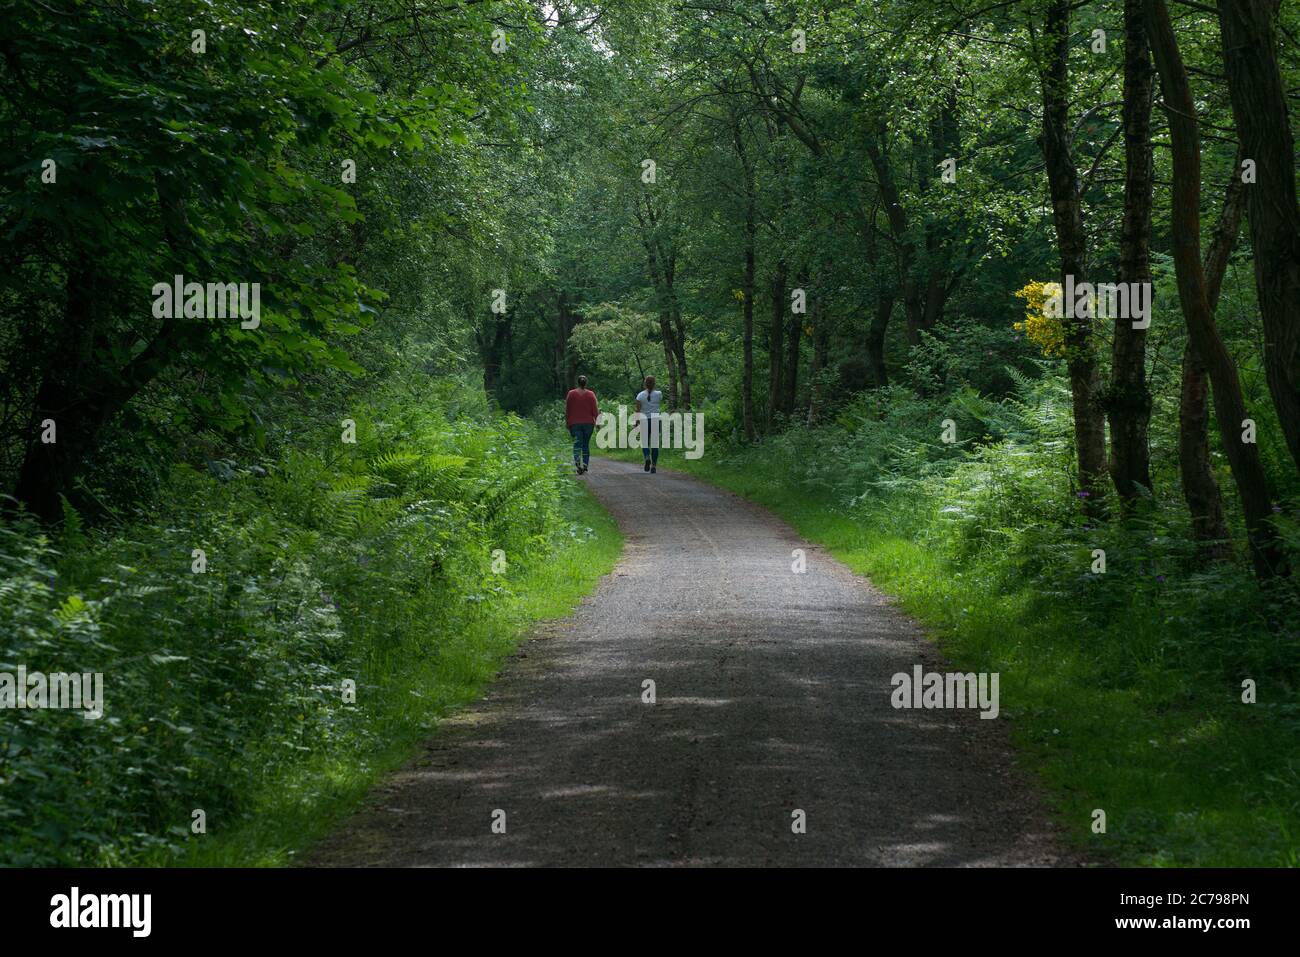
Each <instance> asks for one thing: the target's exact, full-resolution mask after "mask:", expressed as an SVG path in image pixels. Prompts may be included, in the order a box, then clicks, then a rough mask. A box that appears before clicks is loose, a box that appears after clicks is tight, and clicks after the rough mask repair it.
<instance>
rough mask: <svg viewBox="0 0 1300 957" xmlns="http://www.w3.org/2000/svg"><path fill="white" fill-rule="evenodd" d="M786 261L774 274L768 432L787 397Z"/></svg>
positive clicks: (777, 266)
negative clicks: (785, 365)
mask: <svg viewBox="0 0 1300 957" xmlns="http://www.w3.org/2000/svg"><path fill="white" fill-rule="evenodd" d="M785 281H786V263H785V259H784V258H782V259H779V260H777V264H776V270H775V271H774V272H773V273H772V285H771V305H772V321H771V325H770V327H769V330H768V336H767V361H768V366H767V369H768V376H767V416H766V420H765V421H766V423H767V430H768V431H769V432H770V431H772V423H773V422H774V421H775V419H776V414H777V413H778V412H780V411H781V403H782V401H783V399H784V396H785V367H784V362H785Z"/></svg>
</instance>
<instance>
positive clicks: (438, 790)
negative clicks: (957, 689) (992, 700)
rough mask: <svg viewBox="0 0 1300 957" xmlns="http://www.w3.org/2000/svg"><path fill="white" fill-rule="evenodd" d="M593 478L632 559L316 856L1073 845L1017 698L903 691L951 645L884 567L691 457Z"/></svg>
mask: <svg viewBox="0 0 1300 957" xmlns="http://www.w3.org/2000/svg"><path fill="white" fill-rule="evenodd" d="M583 480H584V481H586V482H588V483H589V485H590V487H591V489H592V491H593V492H594V493H595V494H596V495H597V496H598V497H599V498H600V500H601V501H602V502H603V503H604V504H605V505H606V507H607V508H609V510H610V511H611V512H612V513H613V514H614V516H615V517H616V518H617V519H618V521H619V524H620V526H621V527H622V529H623V533H624V535H625V536H626V538H627V547H626V551H625V552H624V555H623V558H622V560H621V561H620V562H619V564H618V567H617V568H616V569H615V571H614V573H613V574H612V575H611V576H609V578H607V579H606V580H605V581H604V582H602V584H601V586H600V588H599V590H598V591H597V592H596V593H595V595H594V596H592V597H591V598H590V599H588V601H587V602H585V603H584V604H583V605H582V606H581V607H580V608H579V609H578V611H577V612H576V614H574V615H573V617H572V618H570V619H568V620H566V621H564V622H561V623H557V624H556V625H554V626H552V627H550V628H548V629H546V630H545V631H544V632H542V633H540V634H539V635H538V637H537V638H536V639H534V640H532V641H530V642H528V643H526V644H525V645H524V646H523V649H522V654H521V655H520V656H518V657H515V658H513V659H512V660H511V661H510V662H509V663H508V664H507V666H506V667H505V668H504V669H503V672H502V675H501V677H500V678H499V679H498V680H497V681H496V682H495V683H494V684H493V685H492V686H491V688H490V689H489V691H488V693H487V695H486V697H485V698H484V699H483V700H482V701H480V702H479V703H478V704H477V705H475V706H474V707H473V708H472V709H470V711H469V712H467V713H465V714H462V715H460V716H458V717H457V718H454V719H452V720H450V721H448V722H446V723H445V724H444V725H443V727H442V728H441V729H440V731H439V733H438V734H437V735H436V736H435V737H434V738H433V739H432V740H430V741H429V743H428V745H427V746H426V750H425V751H424V752H423V753H422V754H421V755H420V756H419V757H418V758H416V759H415V760H414V761H412V762H411V763H410V764H409V765H408V766H407V767H406V768H405V769H404V770H403V771H401V772H400V773H398V774H397V775H395V776H394V777H393V778H391V779H390V780H389V781H388V782H387V783H386V784H385V785H384V786H382V787H381V788H379V789H378V790H377V791H376V792H375V793H374V794H373V795H372V797H371V799H370V801H369V803H368V805H367V807H366V808H365V809H364V810H363V811H362V812H361V813H359V814H358V815H357V816H356V817H354V818H353V819H352V820H351V821H349V822H347V823H346V825H345V826H344V827H343V828H342V829H341V830H339V831H338V832H336V833H335V834H334V835H332V836H331V837H330V838H329V839H328V840H327V841H326V842H324V844H322V845H321V846H320V847H318V848H317V849H316V850H315V851H314V852H313V854H312V855H310V857H309V859H308V863H311V864H316V865H325V866H332V865H386V866H404V865H411V866H440V865H622V864H632V865H636V864H641V865H897V866H914V865H943V866H966V865H1019V864H1024V865H1053V864H1058V863H1071V860H1070V858H1069V855H1063V854H1062V853H1061V851H1060V847H1059V844H1058V843H1057V841H1056V839H1055V838H1054V837H1053V834H1052V831H1051V828H1050V826H1049V825H1048V823H1047V817H1046V815H1045V814H1044V813H1043V810H1042V808H1041V805H1040V804H1039V802H1038V801H1037V799H1036V798H1035V796H1034V794H1033V789H1032V788H1030V787H1029V786H1028V784H1027V782H1026V780H1025V777H1024V775H1023V774H1022V773H1021V772H1019V771H1018V770H1016V769H1015V768H1014V767H1013V764H1012V761H1011V757H1010V751H1009V748H1008V747H1007V744H1006V739H1007V735H1006V732H1007V728H1006V726H1005V722H1004V721H1002V720H997V721H992V720H980V719H979V718H978V712H977V711H974V710H967V711H953V710H895V709H894V708H893V707H891V705H890V694H891V691H892V688H891V685H890V678H891V676H892V675H893V674H894V673H896V672H900V671H903V672H910V671H911V669H912V666H913V665H914V664H918V663H919V664H922V665H924V666H925V667H926V669H927V670H938V669H940V668H942V667H943V665H942V663H941V661H940V660H939V659H938V657H937V656H936V655H935V653H934V651H933V649H932V648H931V646H930V645H928V644H927V643H926V642H925V641H924V640H923V639H922V637H921V635H920V633H919V631H918V630H917V629H916V627H915V626H914V625H912V624H911V623H910V622H909V621H908V620H907V619H906V618H904V617H903V616H902V615H900V614H899V613H897V612H896V611H894V610H893V609H891V608H890V607H889V606H888V605H887V604H886V603H885V601H884V599H883V598H882V596H881V595H880V594H879V593H878V592H876V591H875V590H874V589H873V588H872V587H871V586H870V585H869V584H868V583H867V582H865V581H864V580H863V579H861V578H858V577H856V576H854V575H853V574H852V573H851V572H850V571H849V570H848V569H846V568H845V567H844V566H843V565H841V564H839V563H838V562H836V561H834V560H833V559H831V558H830V557H829V556H828V555H826V554H824V553H823V552H822V551H821V550H820V549H818V548H816V547H815V546H811V545H809V544H808V543H806V542H803V541H802V540H800V539H799V537H798V536H797V535H796V534H795V533H794V532H793V531H792V530H791V529H790V528H789V527H788V526H786V525H785V524H784V523H782V522H780V521H779V520H777V519H776V518H775V517H774V516H772V515H771V514H770V513H768V512H766V511H764V510H762V509H760V508H758V507H756V506H753V505H750V504H749V503H747V502H745V501H744V500H742V499H739V498H737V497H735V496H733V495H730V494H729V493H727V492H723V491H720V490H718V489H716V488H713V487H711V486H709V485H706V484H704V483H701V482H698V481H696V480H694V479H691V478H688V477H686V476H684V475H680V474H674V473H670V472H660V473H659V474H657V475H647V474H645V473H643V472H642V471H641V469H640V467H639V466H632V465H628V464H625V463H621V462H611V461H606V460H600V461H596V462H593V464H592V470H591V472H590V473H588V475H587V476H586V478H585V479H583ZM796 548H803V549H804V550H805V551H806V554H807V572H806V573H805V574H795V573H793V572H792V570H791V563H792V561H793V558H792V556H791V552H792V551H793V550H794V549H796ZM945 670H946V669H945ZM646 679H651V680H653V681H654V682H655V691H656V696H657V701H656V703H655V704H646V703H643V701H642V695H643V690H642V689H643V682H644V681H645V680H646ZM496 809H501V810H504V811H505V813H506V833H505V834H496V833H493V832H492V827H491V826H492V816H493V812H494V810H496ZM795 809H802V810H803V811H804V812H806V820H807V832H806V833H804V834H795V833H792V830H791V823H792V817H791V812H792V811H794V810H795Z"/></svg>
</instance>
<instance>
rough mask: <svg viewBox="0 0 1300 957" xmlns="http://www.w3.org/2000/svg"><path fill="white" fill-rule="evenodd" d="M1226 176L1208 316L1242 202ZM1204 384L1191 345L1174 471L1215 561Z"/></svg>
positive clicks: (1224, 524)
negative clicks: (1177, 472) (1180, 481)
mask: <svg viewBox="0 0 1300 957" xmlns="http://www.w3.org/2000/svg"><path fill="white" fill-rule="evenodd" d="M1240 159H1241V155H1240V152H1239V153H1238V162H1236V163H1234V164H1233V169H1232V171H1231V172H1230V173H1229V175H1228V186H1227V188H1226V190H1225V191H1224V195H1223V209H1222V210H1221V211H1220V212H1219V221H1218V223H1217V224H1216V225H1215V228H1214V235H1213V237H1212V238H1211V240H1210V248H1209V249H1207V250H1206V251H1205V264H1204V270H1205V295H1206V299H1207V300H1208V304H1209V307H1210V312H1211V313H1214V312H1215V311H1217V309H1218V305H1219V291H1220V290H1221V289H1222V288H1223V276H1224V273H1225V272H1226V271H1227V268H1228V258H1229V257H1230V256H1231V255H1232V248H1233V246H1235V245H1236V242H1237V231H1238V229H1239V227H1240V225H1241V213H1242V209H1243V208H1244V206H1245V203H1246V193H1245V186H1244V185H1243V183H1242V182H1241V176H1240V169H1241V163H1240ZM1209 391H1210V382H1209V376H1208V373H1207V372H1206V369H1205V363H1204V362H1202V361H1201V360H1200V357H1199V356H1198V355H1197V354H1196V350H1195V349H1193V348H1192V344H1191V341H1190V340H1189V341H1188V343H1187V347H1186V348H1185V349H1184V350H1183V376H1182V389H1181V395H1180V398H1179V404H1178V470H1179V474H1180V476H1181V478H1182V485H1183V498H1184V500H1185V501H1186V502H1187V510H1188V512H1189V513H1190V514H1191V518H1192V537H1193V538H1194V539H1195V540H1196V541H1197V542H1198V543H1200V551H1201V554H1202V556H1203V557H1205V558H1206V559H1208V560H1209V561H1220V560H1223V559H1225V558H1228V557H1229V556H1230V555H1231V553H1232V546H1231V541H1230V532H1229V530H1228V520H1227V518H1226V517H1225V516H1224V513H1223V493H1222V492H1221V491H1220V490H1219V483H1218V482H1217V481H1216V480H1215V478H1214V465H1213V461H1212V460H1211V458H1210V406H1209Z"/></svg>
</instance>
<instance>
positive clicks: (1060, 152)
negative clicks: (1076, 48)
mask: <svg viewBox="0 0 1300 957" xmlns="http://www.w3.org/2000/svg"><path fill="white" fill-rule="evenodd" d="M1046 7H1047V8H1046V16H1045V19H1044V23H1043V28H1042V35H1041V40H1040V42H1038V43H1036V47H1037V49H1036V51H1035V53H1036V59H1037V61H1038V64H1037V65H1038V76H1039V86H1040V89H1041V93H1042V101H1043V132H1042V137H1041V138H1040V140H1039V143H1040V145H1041V148H1042V151H1043V160H1044V161H1045V163H1046V166H1047V183H1048V189H1049V190H1050V193H1051V197H1052V222H1053V224H1054V226H1055V228H1056V243H1057V247H1058V248H1059V250H1060V257H1061V282H1062V285H1063V286H1064V284H1065V281H1066V277H1067V276H1069V277H1073V281H1074V283H1075V284H1080V283H1083V282H1085V281H1086V278H1087V252H1088V241H1087V235H1086V233H1085V232H1084V228H1083V200H1082V192H1081V189H1080V185H1079V171H1078V168H1077V167H1076V166H1075V162H1074V155H1073V150H1072V148H1071V139H1072V136H1073V133H1072V130H1071V129H1070V122H1069V120H1070V64H1069V59H1070V10H1071V8H1072V7H1073V4H1072V3H1070V0H1048V2H1047V5H1046ZM1082 311H1085V312H1086V311H1087V310H1082ZM1065 321H1066V332H1065V345H1066V350H1067V351H1066V362H1067V367H1068V369H1069V373H1070V392H1071V396H1072V400H1073V406H1074V445H1075V454H1076V456H1077V458H1078V468H1079V490H1080V492H1081V493H1082V494H1084V495H1085V497H1086V498H1087V500H1088V508H1089V509H1094V510H1095V509H1096V508H1097V507H1098V505H1097V503H1098V500H1099V497H1100V496H1101V494H1102V491H1103V489H1102V482H1103V481H1104V478H1105V475H1106V426H1105V421H1104V420H1103V418H1102V413H1101V407H1100V405H1099V403H1098V392H1099V391H1100V388H1101V374H1100V372H1099V371H1098V368H1097V357H1096V349H1095V346H1094V344H1093V341H1092V330H1091V328H1090V325H1091V317H1090V316H1088V315H1083V316H1080V315H1078V314H1077V313H1076V314H1075V317H1074V318H1073V319H1067V320H1065Z"/></svg>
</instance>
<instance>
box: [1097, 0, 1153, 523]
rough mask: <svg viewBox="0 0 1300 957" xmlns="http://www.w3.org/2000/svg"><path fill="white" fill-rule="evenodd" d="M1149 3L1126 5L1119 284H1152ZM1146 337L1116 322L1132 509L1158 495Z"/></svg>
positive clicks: (1138, 0) (1117, 427)
mask: <svg viewBox="0 0 1300 957" xmlns="http://www.w3.org/2000/svg"><path fill="white" fill-rule="evenodd" d="M1143 23H1144V19H1143V14H1142V0H1124V108H1123V124H1124V167H1125V172H1124V221H1123V226H1122V228H1121V231H1120V241H1119V249H1120V253H1119V281H1120V282H1121V283H1144V284H1145V283H1150V282H1151V202H1152V187H1153V171H1152V160H1151V93H1152V67H1151V48H1150V45H1149V44H1148V43H1147V37H1146V29H1145V28H1144V26H1143ZM1146 338H1147V332H1146V330H1145V329H1134V328H1133V322H1132V320H1131V318H1124V317H1122V316H1116V317H1115V336H1114V340H1113V348H1112V351H1111V379H1110V388H1109V390H1108V391H1107V396H1106V408H1107V412H1108V414H1109V419H1110V475H1111V481H1113V482H1114V484H1115V491H1116V492H1118V493H1119V496H1120V500H1121V501H1122V502H1123V503H1124V504H1125V506H1126V507H1131V506H1132V505H1133V504H1134V503H1135V502H1136V501H1137V499H1138V498H1139V496H1140V494H1141V491H1140V490H1142V489H1145V490H1146V491H1147V492H1150V491H1151V458H1150V450H1149V448H1148V445H1147V429H1148V426H1149V424H1150V422H1151V391H1150V390H1149V389H1148V388H1147V376H1146Z"/></svg>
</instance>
